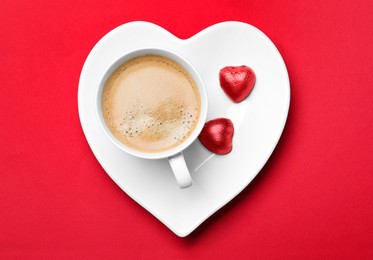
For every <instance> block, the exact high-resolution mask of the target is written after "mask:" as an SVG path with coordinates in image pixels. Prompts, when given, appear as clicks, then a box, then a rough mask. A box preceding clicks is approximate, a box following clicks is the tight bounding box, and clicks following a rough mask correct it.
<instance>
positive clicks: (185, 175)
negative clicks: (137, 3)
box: [96, 48, 207, 188]
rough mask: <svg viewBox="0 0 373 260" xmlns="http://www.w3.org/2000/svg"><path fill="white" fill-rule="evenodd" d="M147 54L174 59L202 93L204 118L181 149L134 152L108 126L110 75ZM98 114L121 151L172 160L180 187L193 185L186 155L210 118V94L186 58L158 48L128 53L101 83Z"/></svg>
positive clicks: (97, 106)
mask: <svg viewBox="0 0 373 260" xmlns="http://www.w3.org/2000/svg"><path fill="white" fill-rule="evenodd" d="M147 54H153V55H161V56H164V57H166V58H169V59H171V60H174V61H176V62H177V63H178V64H180V65H181V66H182V67H183V68H184V69H185V70H186V71H187V72H188V73H189V75H190V76H191V77H192V79H193V80H194V82H195V84H196V86H197V88H198V91H199V94H200V95H199V97H200V104H201V109H200V116H199V119H198V122H197V125H196V127H195V128H194V130H193V132H192V133H191V134H190V135H189V136H188V137H187V138H186V139H185V140H184V141H183V142H182V143H180V144H179V145H178V146H176V147H174V148H171V149H169V150H166V151H161V152H142V151H138V150H135V149H132V148H130V147H128V146H126V145H125V144H123V143H122V142H120V141H119V140H118V139H117V138H116V137H115V136H114V135H113V133H112V132H111V131H110V130H109V128H108V126H107V125H106V122H105V119H104V116H103V113H102V93H103V88H104V86H105V83H106V81H107V79H108V78H109V77H110V75H111V74H112V73H113V72H114V71H115V70H116V69H117V68H118V67H119V66H120V65H122V64H123V63H125V62H126V61H128V60H130V59H133V58H135V57H139V56H144V55H147ZM96 114H97V118H98V121H99V124H100V126H101V129H102V130H103V132H104V133H105V135H106V136H107V138H108V139H109V140H110V141H111V142H112V143H113V144H114V145H116V146H117V147H118V148H119V149H120V150H122V151H123V152H126V153H128V154H130V155H132V156H135V157H138V158H143V159H168V161H169V163H170V165H171V168H172V171H173V173H174V175H175V178H176V181H177V183H178V184H179V186H180V188H187V187H189V186H191V185H192V178H191V176H190V172H189V170H188V167H187V165H186V162H185V159H184V156H183V150H185V149H186V148H187V147H188V146H189V145H191V144H192V143H193V142H194V141H195V140H196V139H197V138H198V135H199V134H200V132H201V131H202V128H203V126H204V124H205V121H206V115H207V93H206V90H205V86H204V83H203V81H202V79H201V77H200V76H199V74H198V72H197V71H196V69H195V68H194V67H193V66H192V65H191V64H190V63H189V62H188V61H187V60H186V59H185V58H183V57H181V56H180V55H179V54H176V53H174V52H172V51H169V50H164V49H158V48H146V49H137V50H132V51H129V52H127V53H124V55H123V56H122V57H120V58H119V59H118V60H116V61H115V62H113V64H111V65H110V66H109V67H108V69H107V70H106V72H105V73H104V75H103V77H102V79H101V82H99V87H98V88H97V93H96Z"/></svg>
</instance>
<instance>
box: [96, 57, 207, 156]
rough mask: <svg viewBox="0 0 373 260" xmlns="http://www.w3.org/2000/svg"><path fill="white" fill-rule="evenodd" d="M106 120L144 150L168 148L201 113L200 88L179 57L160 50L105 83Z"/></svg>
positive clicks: (126, 66) (124, 139)
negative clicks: (175, 57)
mask: <svg viewBox="0 0 373 260" xmlns="http://www.w3.org/2000/svg"><path fill="white" fill-rule="evenodd" d="M102 106H103V114H104V118H105V121H106V123H107V125H108V127H109V129H110V130H111V131H112V133H113V134H114V136H115V137H116V138H117V139H119V140H120V141H121V142H123V143H124V144H125V145H127V146H129V147H131V148H134V149H136V150H140V151H150V152H156V151H164V150H168V149H171V148H173V147H175V146H177V145H179V144H180V143H182V142H183V141H184V140H185V139H186V138H187V137H188V136H189V135H190V134H191V132H192V131H193V130H194V128H195V127H196V125H197V121H198V118H199V114H200V99H199V92H198V90H197V87H196V85H195V83H194V81H193V80H192V78H191V77H190V75H189V74H188V73H187V72H186V71H185V70H184V69H183V68H182V67H181V66H180V65H179V64H177V63H176V62H174V61H172V60H170V59H168V58H165V57H163V56H158V55H146V56H142V57H138V58H135V59H133V60H130V61H128V62H126V63H124V64H123V65H122V66H120V67H119V68H118V69H117V70H116V71H115V72H114V73H113V74H112V75H111V76H110V78H109V80H108V81H107V83H106V84H105V88H104V93H103V99H102Z"/></svg>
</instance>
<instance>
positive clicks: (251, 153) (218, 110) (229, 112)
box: [78, 22, 290, 237]
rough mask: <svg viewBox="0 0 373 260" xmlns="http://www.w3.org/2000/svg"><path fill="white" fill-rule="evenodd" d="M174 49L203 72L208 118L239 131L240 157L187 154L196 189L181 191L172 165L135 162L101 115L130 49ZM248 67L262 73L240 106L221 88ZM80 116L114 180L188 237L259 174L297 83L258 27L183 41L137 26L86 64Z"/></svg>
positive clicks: (109, 40) (108, 40)
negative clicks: (226, 75) (112, 70)
mask: <svg viewBox="0 0 373 260" xmlns="http://www.w3.org/2000/svg"><path fill="white" fill-rule="evenodd" d="M138 48H166V49H169V50H171V51H174V52H176V53H178V54H180V55H181V56H183V57H184V58H186V59H187V60H188V61H189V62H190V63H192V64H193V65H194V66H195V68H196V69H197V70H198V71H199V72H200V74H201V77H202V80H203V81H204V82H205V85H206V90H207V94H208V101H209V111H208V115H207V120H210V119H214V118H217V117H227V118H230V119H231V120H232V121H233V123H234V126H235V133H234V138H233V151H232V152H231V153H230V154H228V155H225V156H219V155H214V154H212V153H211V152H209V151H207V150H206V149H205V148H204V147H203V146H202V145H201V144H200V143H199V141H198V140H197V141H195V142H194V143H193V144H192V145H191V146H190V147H189V148H188V149H187V150H186V151H185V152H184V156H185V158H186V161H187V164H188V167H189V169H190V171H191V173H192V178H193V181H194V183H193V186H192V187H190V188H187V189H180V188H179V187H178V185H177V184H176V181H175V179H174V176H173V174H172V172H171V168H170V166H169V164H168V162H167V160H146V159H138V158H134V157H132V156H130V155H127V154H125V153H124V152H122V151H120V150H119V149H118V148H117V147H116V146H114V145H113V144H112V143H111V142H110V141H109V139H107V138H106V136H105V134H104V133H103V132H102V130H101V129H100V126H99V123H98V121H97V118H96V116H95V92H96V89H97V88H98V84H99V82H100V79H101V77H102V75H103V74H104V72H105V69H106V68H108V67H109V66H110V64H111V63H112V62H114V61H115V60H117V59H118V57H120V56H121V55H123V54H124V53H126V52H127V51H129V50H133V49H138ZM237 65H247V66H249V67H251V68H252V69H253V70H254V72H255V73H256V77H257V80H256V84H255V87H254V89H253V91H252V92H251V94H250V96H249V97H248V98H247V99H246V100H244V101H243V102H241V103H238V104H236V103H233V102H231V101H230V99H229V98H228V97H227V96H226V95H225V94H224V92H223V91H222V89H221V88H220V85H219V70H220V69H221V68H223V67H225V66H237ZM78 103H79V104H78V105H79V116H80V121H81V124H82V128H83V131H84V134H85V136H86V138H87V140H88V143H89V145H90V147H91V149H92V151H93V153H94V155H95V156H96V158H97V160H98V161H99V162H100V164H101V165H102V167H103V168H104V169H105V171H106V172H107V174H108V175H109V176H110V177H111V178H112V179H113V180H114V181H115V182H116V183H117V184H118V186H119V187H120V188H121V189H122V190H123V191H124V192H126V193H127V194H128V195H129V196H130V197H131V198H132V199H134V200H135V201H136V202H137V203H139V204H140V205H141V206H143V207H144V208H145V209H146V210H148V211H149V212H150V213H151V214H153V215H154V216H155V217H156V218H158V219H159V220H160V221H161V222H162V223H164V224H165V225H166V226H167V227H168V228H170V229H171V230H172V231H173V232H174V233H176V234H177V235H178V236H181V237H183V236H187V235H188V234H190V233H191V232H192V231H193V230H194V229H196V228H197V227H198V226H199V225H200V224H201V223H202V222H203V221H205V220H206V219H207V218H208V217H209V216H211V215H212V214H213V213H215V212H216V211H217V210H218V209H220V208H221V207H223V206H224V205H225V204H227V203H228V202H229V201H230V200H231V199H233V198H234V197H235V196H236V195H237V194H239V193H240V192H241V191H242V190H243V189H244V188H245V187H246V186H247V185H248V184H249V183H250V182H251V180H252V179H253V178H254V177H255V176H256V175H257V174H258V172H259V171H260V170H261V168H262V167H263V166H264V164H265V163H266V161H267V160H268V158H269V157H270V155H271V153H272V151H273V150H274V148H275V146H276V144H277V142H278V140H279V138H280V136H281V133H282V131H283V129H284V126H285V122H286V118H287V114H288V110H289V103H290V85H289V78H288V74H287V70H286V67H285V64H284V61H283V59H282V57H281V55H280V54H279V52H278V50H277V49H276V47H275V46H274V44H273V43H272V42H271V41H270V40H269V39H268V37H267V36H266V35H265V34H264V33H262V32H261V31H260V30H258V29H256V28H255V27H253V26H251V25H248V24H245V23H241V22H223V23H219V24H216V25H213V26H211V27H208V28H207V29H205V30H203V31H201V32H199V33H197V34H196V35H194V36H193V37H191V38H189V39H186V40H181V39H179V38H177V37H175V36H174V35H173V34H171V33H170V32H168V31H166V30H165V29H163V28H162V27H159V26H157V25H155V24H152V23H148V22H131V23H127V24H124V25H121V26H119V27H117V28H116V29H114V30H112V31H111V32H109V33H108V34H107V35H105V36H104V37H103V38H102V39H101V40H100V41H99V42H98V43H97V44H96V45H95V47H94V48H93V49H92V51H91V52H90V54H89V56H88V57H87V60H86V61H85V64H84V66H83V69H82V72H81V76H80V81H79V91H78Z"/></svg>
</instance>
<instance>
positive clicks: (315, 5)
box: [0, 0, 373, 259]
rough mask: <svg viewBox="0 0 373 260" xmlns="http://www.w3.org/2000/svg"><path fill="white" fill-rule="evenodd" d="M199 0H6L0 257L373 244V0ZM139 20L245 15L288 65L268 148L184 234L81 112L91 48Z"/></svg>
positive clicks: (353, 253)
mask: <svg viewBox="0 0 373 260" xmlns="http://www.w3.org/2000/svg"><path fill="white" fill-rule="evenodd" d="M192 2H193V1H183V2H178V1H155V2H154V3H151V2H149V1H145V0H137V1H113V2H108V1H93V0H91V1H67V0H62V1H40V0H39V1H13V0H0V86H1V99H0V112H1V120H0V126H1V131H0V160H1V163H0V174H1V175H0V212H1V213H0V258H1V259H18V258H19V259H33V258H34V259H58V258H68V259H95V258H99V259H112V258H116V259H119V258H122V259H123V258H124V259H126V258H155V259H158V258H163V259H168V258H177V259H178V258H179V259H180V258H181V259H187V258H196V259H206V258H210V257H211V258H212V257H214V258H225V259H232V258H245V259H249V258H250V259H252V258H266V259H268V258H269V259H271V258H273V259H279V258H280V259H283V258H296V259H299V258H313V259H314V258H324V259H330V258H334V259H340V258H345V259H350V258H362V259H372V258H373V205H372V201H373V158H372V155H373V138H372V134H373V122H372V121H373V105H372V104H373V103H372V98H373V74H372V68H373V66H372V65H373V48H372V44H373V41H372V40H373V39H372V35H373V18H372V17H373V16H372V13H373V2H372V1H371V0H367V1H352V0H351V1H300V2H298V1H290V0H286V1H246V0H237V1H233V0H224V1H198V3H197V1H196V3H192ZM134 20H146V21H150V22H154V23H156V24H159V25H160V26H163V27H164V28H166V29H167V30H169V31H170V32H172V33H173V34H175V35H176V36H178V37H181V38H188V37H190V36H192V35H193V34H195V33H197V32H198V31H200V30H202V29H204V28H206V27H208V26H210V25H212V24H214V23H217V22H221V21H226V20H239V21H243V22H247V23H250V24H252V25H254V26H256V27H258V28H259V29H260V30H262V31H263V32H264V33H266V34H267V35H268V36H269V37H270V38H271V39H272V41H273V42H274V43H275V44H276V46H277V47H278V49H279V51H280V53H281V54H282V55H283V58H284V60H285V62H286V65H287V68H288V71H289V77H290V83H291V105H290V112H289V117H288V121H287V125H286V128H285V130H284V133H283V136H282V138H281V140H280V142H279V144H278V146H277V148H276V150H275V152H274V153H273V155H272V157H271V158H270V160H269V161H268V163H267V164H266V166H265V167H264V168H263V170H262V171H261V173H260V174H259V175H258V176H257V177H256V178H255V180H254V181H253V182H252V183H251V184H250V185H249V186H248V187H247V188H246V189H245V190H244V191H243V192H242V193H241V194H240V195H239V196H238V197H236V198H235V199H234V200H233V201H232V202H231V203H229V204H228V205H227V206H225V207H224V208H223V209H222V210H220V211H219V212H218V213H217V214H215V215H213V216H212V217H211V218H210V219H209V220H207V221H206V222H205V223H204V224H203V225H202V226H201V227H199V228H198V229H197V230H196V231H195V232H194V233H192V234H191V235H190V236H188V237H186V238H179V237H177V236H176V235H174V234H173V233H172V232H171V231H170V230H168V229H167V228H166V227H165V226H164V225H163V224H161V223H160V222H159V221H158V220H156V219H155V218H154V217H153V216H151V215H150V214H149V213H148V212H146V211H145V210H144V209H143V208H142V207H140V206H138V205H137V204H136V203H135V202H134V201H132V200H131V199H130V198H129V197H128V196H127V195H126V194H125V193H123V192H122V191H121V190H120V189H119V188H118V187H117V186H116V185H115V184H114V183H113V182H112V181H111V179H110V178H109V177H108V176H107V175H106V173H105V172H104V170H103V169H102V168H101V166H100V165H99V163H98V162H97V161H96V159H95V157H94V156H93V154H92V152H91V150H90V148H89V146H88V144H87V142H86V139H85V137H84V135H83V132H82V129H81V127H80V123H79V118H78V108H77V90H78V80H79V74H80V71H81V68H82V66H83V63H84V61H85V58H86V57H87V55H88V53H89V51H90V50H91V48H92V47H93V46H94V44H95V43H96V42H97V41H98V40H99V39H100V38H101V37H102V36H103V35H105V34H106V33H107V32H108V31H110V30H112V29H113V28H115V27H117V26H119V25H121V24H123V23H126V22H129V21H134ZM211 44H214V43H211ZM243 167H244V166H243Z"/></svg>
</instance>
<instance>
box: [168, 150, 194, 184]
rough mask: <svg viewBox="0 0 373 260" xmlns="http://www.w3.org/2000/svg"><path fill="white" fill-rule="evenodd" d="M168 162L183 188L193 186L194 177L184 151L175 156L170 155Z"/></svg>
mask: <svg viewBox="0 0 373 260" xmlns="http://www.w3.org/2000/svg"><path fill="white" fill-rule="evenodd" d="M168 162H169V163H170V165H171V168H172V171H173V172H174V175H175V178H176V181H177V184H179V187H180V188H182V189H185V188H188V187H190V186H192V177H191V176H190V173H189V170H188V167H187V165H186V163H185V159H184V155H183V153H182V152H181V153H178V154H176V155H174V156H171V157H168Z"/></svg>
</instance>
